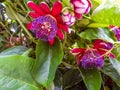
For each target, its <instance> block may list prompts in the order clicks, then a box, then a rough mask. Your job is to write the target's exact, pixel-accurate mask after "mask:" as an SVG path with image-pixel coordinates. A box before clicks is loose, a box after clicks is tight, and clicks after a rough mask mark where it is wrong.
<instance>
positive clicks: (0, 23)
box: [0, 22, 11, 35]
mask: <svg viewBox="0 0 120 90" xmlns="http://www.w3.org/2000/svg"><path fill="white" fill-rule="evenodd" d="M0 25H2V27H3V28H4V29H5V30H6V31H7V32H8V33H9V35H11V33H10V32H9V31H8V29H7V28H6V26H5V25H4V24H3V23H2V22H0Z"/></svg>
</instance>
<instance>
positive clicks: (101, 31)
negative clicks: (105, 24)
mask: <svg viewBox="0 0 120 90" xmlns="http://www.w3.org/2000/svg"><path fill="white" fill-rule="evenodd" d="M79 36H80V37H81V38H83V39H87V40H94V39H98V38H100V39H103V40H106V41H109V42H114V41H116V38H115V36H114V33H113V32H112V31H110V30H109V29H106V28H98V29H87V30H85V31H84V32H82V33H80V34H79Z"/></svg>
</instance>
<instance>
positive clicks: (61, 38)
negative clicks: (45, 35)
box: [57, 30, 64, 40]
mask: <svg viewBox="0 0 120 90" xmlns="http://www.w3.org/2000/svg"><path fill="white" fill-rule="evenodd" d="M57 35H58V37H59V38H60V40H63V39H64V34H63V32H62V31H61V30H58V31H57Z"/></svg>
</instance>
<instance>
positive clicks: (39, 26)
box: [32, 15, 57, 41]
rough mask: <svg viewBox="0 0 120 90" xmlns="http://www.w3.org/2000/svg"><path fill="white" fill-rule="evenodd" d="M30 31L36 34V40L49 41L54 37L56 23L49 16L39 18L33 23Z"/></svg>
mask: <svg viewBox="0 0 120 90" xmlns="http://www.w3.org/2000/svg"><path fill="white" fill-rule="evenodd" d="M32 31H33V32H34V33H35V34H36V38H40V39H42V40H44V41H50V40H51V39H53V38H54V37H55V36H56V33H57V22H56V20H55V18H53V17H52V16H50V15H46V16H40V17H38V18H36V19H35V20H34V21H33V23H32Z"/></svg>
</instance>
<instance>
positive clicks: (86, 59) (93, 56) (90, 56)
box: [81, 49, 104, 69]
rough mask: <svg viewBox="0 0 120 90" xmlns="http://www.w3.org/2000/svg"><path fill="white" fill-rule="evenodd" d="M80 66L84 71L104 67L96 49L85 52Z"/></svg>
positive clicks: (102, 59)
mask: <svg viewBox="0 0 120 90" xmlns="http://www.w3.org/2000/svg"><path fill="white" fill-rule="evenodd" d="M81 65H82V67H83V68H85V69H92V68H94V67H96V68H100V67H102V66H103V65H104V58H103V57H102V56H101V54H100V53H99V52H98V51H97V49H89V50H86V51H85V53H84V55H83V57H82V62H81Z"/></svg>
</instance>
